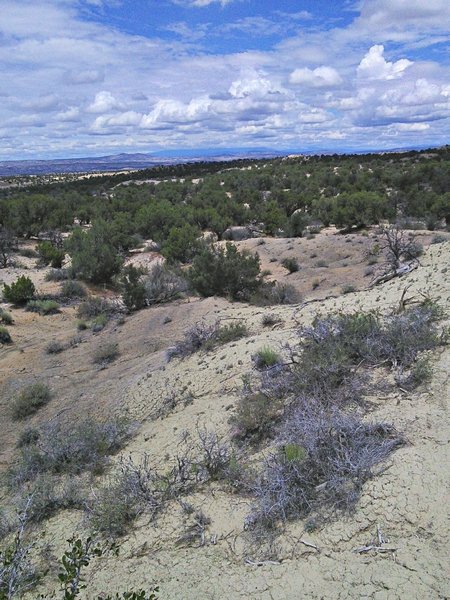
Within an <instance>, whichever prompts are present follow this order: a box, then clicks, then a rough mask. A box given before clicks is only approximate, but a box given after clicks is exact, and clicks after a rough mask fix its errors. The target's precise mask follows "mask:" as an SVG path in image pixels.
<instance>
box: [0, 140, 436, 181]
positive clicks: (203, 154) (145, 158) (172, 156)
mask: <svg viewBox="0 0 450 600" xmlns="http://www.w3.org/2000/svg"><path fill="white" fill-rule="evenodd" d="M425 148H426V146H423V147H418V146H416V147H410V148H391V149H389V150H387V149H386V150H369V149H366V150H356V151H355V150H352V149H350V148H349V149H347V150H346V151H343V150H340V151H339V154H343V153H344V152H345V153H348V154H366V153H386V152H408V151H410V150H423V149H425ZM335 153H336V150H331V149H330V150H320V151H301V150H300V151H299V150H286V149H284V150H282V151H279V150H274V149H273V148H214V149H209V148H202V149H196V150H189V149H183V150H178V151H174V150H161V151H158V152H151V153H135V154H111V155H109V156H94V157H82V158H55V159H48V160H5V161H0V177H14V176H16V175H51V174H59V173H98V172H104V171H107V172H111V171H127V170H129V169H130V170H132V169H148V168H151V167H156V166H158V165H173V164H179V163H186V162H203V161H214V162H219V161H227V160H238V159H244V158H248V159H258V158H276V157H280V156H288V155H290V154H304V155H312V154H335Z"/></svg>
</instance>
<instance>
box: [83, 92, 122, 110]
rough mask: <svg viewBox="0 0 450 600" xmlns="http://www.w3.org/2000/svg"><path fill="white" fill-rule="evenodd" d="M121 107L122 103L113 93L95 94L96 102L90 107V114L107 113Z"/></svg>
mask: <svg viewBox="0 0 450 600" xmlns="http://www.w3.org/2000/svg"><path fill="white" fill-rule="evenodd" d="M121 106H122V105H121V103H120V102H119V101H118V100H116V98H114V96H113V95H112V94H111V92H106V91H102V92H98V93H97V94H95V100H94V102H93V103H92V104H90V105H89V106H88V112H91V113H106V112H108V111H110V110H114V109H118V108H121Z"/></svg>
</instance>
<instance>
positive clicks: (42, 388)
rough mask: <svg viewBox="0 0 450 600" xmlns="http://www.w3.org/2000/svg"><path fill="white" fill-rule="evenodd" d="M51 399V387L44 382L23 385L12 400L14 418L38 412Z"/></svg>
mask: <svg viewBox="0 0 450 600" xmlns="http://www.w3.org/2000/svg"><path fill="white" fill-rule="evenodd" d="M50 399H51V392H50V388H49V387H48V385H47V384H45V383H42V382H36V383H31V384H30V385H27V386H25V387H23V388H22V389H21V390H20V391H19V392H18V394H17V395H16V396H15V398H14V399H13V401H12V404H11V408H12V414H13V417H14V419H24V418H25V417H29V416H30V415H33V414H34V413H35V412H37V411H38V410H39V409H40V408H41V407H42V406H45V405H46V404H47V403H48V402H50Z"/></svg>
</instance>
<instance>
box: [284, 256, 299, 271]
mask: <svg viewBox="0 0 450 600" xmlns="http://www.w3.org/2000/svg"><path fill="white" fill-rule="evenodd" d="M281 264H282V266H283V267H284V268H285V269H287V270H288V271H289V273H295V272H296V271H298V270H299V269H300V266H299V264H298V260H297V259H296V258H293V257H290V258H283V260H282V261H281Z"/></svg>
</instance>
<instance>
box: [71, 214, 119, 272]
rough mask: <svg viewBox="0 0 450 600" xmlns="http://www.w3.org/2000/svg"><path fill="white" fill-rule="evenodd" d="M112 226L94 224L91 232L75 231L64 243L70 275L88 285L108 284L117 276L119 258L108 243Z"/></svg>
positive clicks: (102, 223) (114, 248)
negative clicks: (68, 259)
mask: <svg viewBox="0 0 450 600" xmlns="http://www.w3.org/2000/svg"><path fill="white" fill-rule="evenodd" d="M111 229H112V224H109V223H106V222H103V221H97V222H96V223H94V225H93V226H92V228H91V229H89V230H88V231H83V230H82V229H81V228H78V229H75V230H74V232H73V233H72V235H71V237H70V238H69V239H68V240H66V249H67V251H68V253H69V254H70V256H71V257H72V271H73V273H74V274H75V275H76V276H77V277H79V278H80V279H83V280H85V281H91V282H92V283H108V282H109V281H111V279H112V277H113V276H114V275H116V274H117V273H119V271H120V269H121V267H122V264H123V257H122V255H121V253H120V252H119V251H118V249H117V248H116V247H115V246H114V245H113V243H112V242H111V240H112V233H113V232H112V230H111Z"/></svg>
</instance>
